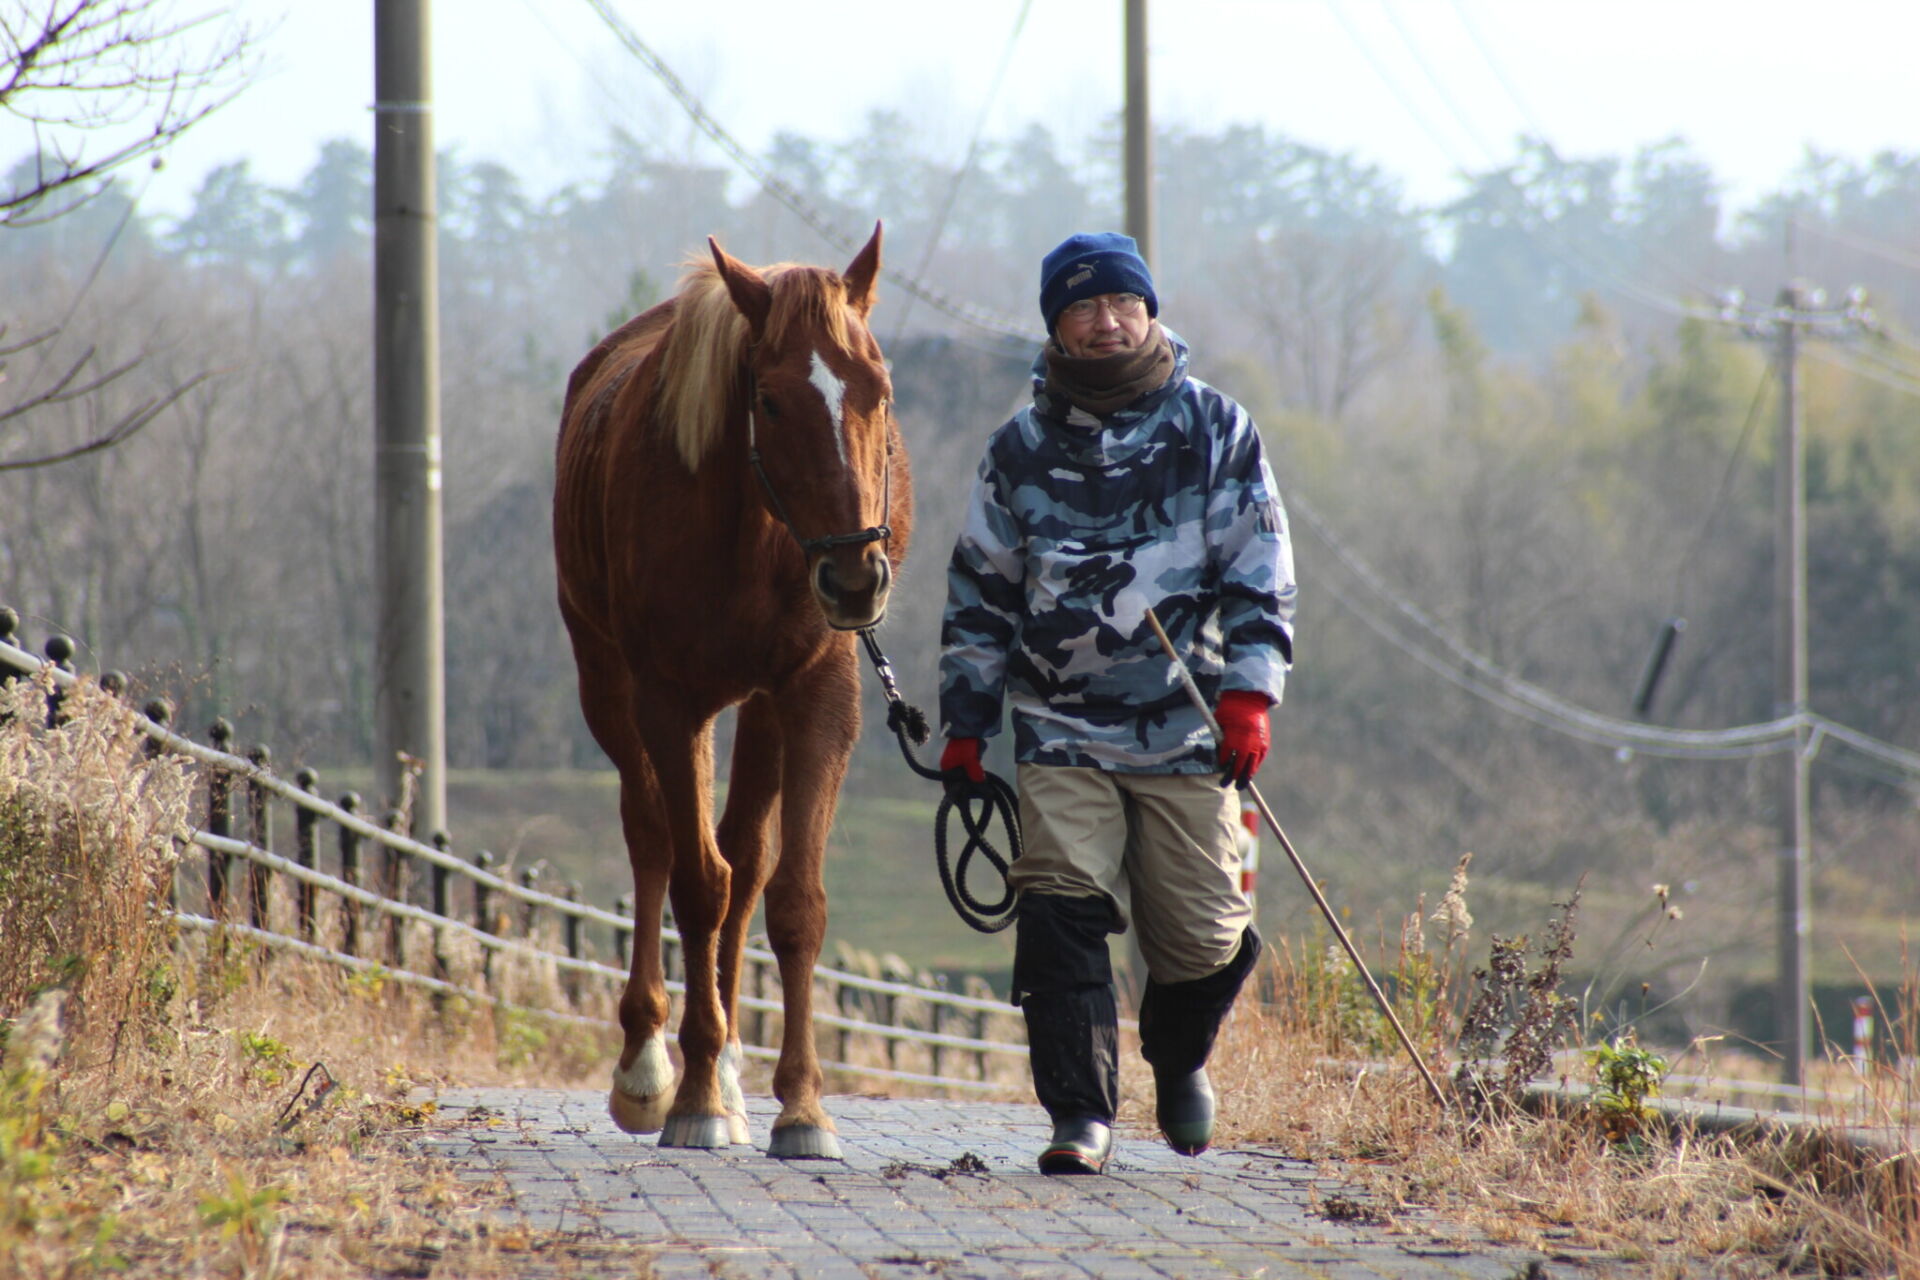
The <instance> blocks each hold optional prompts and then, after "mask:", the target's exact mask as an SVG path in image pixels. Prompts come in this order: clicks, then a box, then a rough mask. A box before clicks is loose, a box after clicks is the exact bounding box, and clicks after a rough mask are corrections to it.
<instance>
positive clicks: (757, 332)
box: [707, 236, 773, 342]
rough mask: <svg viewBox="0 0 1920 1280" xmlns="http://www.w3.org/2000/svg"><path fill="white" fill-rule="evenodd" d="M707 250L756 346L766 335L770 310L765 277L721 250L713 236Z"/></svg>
mask: <svg viewBox="0 0 1920 1280" xmlns="http://www.w3.org/2000/svg"><path fill="white" fill-rule="evenodd" d="M707 247H708V248H709V249H712V250H713V265H714V266H716V267H718V268H719V269H720V279H721V281H722V282H723V283H724V284H725V285H726V286H727V295H728V296H729V297H731V298H732V299H733V305H734V306H736V307H738V308H739V309H740V314H741V315H743V316H745V317H746V318H747V328H748V330H749V331H750V332H751V333H752V334H753V340H754V341H755V342H758V341H760V338H761V335H762V334H764V333H765V332H766V331H767V315H768V314H769V313H770V312H771V311H772V310H773V286H772V285H769V284H768V283H767V281H766V277H765V276H762V275H761V274H760V273H759V272H758V271H755V270H754V269H753V268H752V267H750V266H748V265H747V264H746V263H744V262H742V261H740V260H739V259H738V258H735V257H733V256H732V255H731V254H729V253H728V252H727V251H726V250H725V249H722V248H721V247H720V242H719V241H718V240H715V239H714V238H713V237H712V236H708V237H707Z"/></svg>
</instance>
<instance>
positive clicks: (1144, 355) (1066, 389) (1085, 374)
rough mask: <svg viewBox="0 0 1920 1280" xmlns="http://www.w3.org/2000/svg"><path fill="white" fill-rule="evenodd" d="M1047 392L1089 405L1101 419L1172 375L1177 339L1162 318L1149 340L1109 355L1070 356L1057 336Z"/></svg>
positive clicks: (1050, 344)
mask: <svg viewBox="0 0 1920 1280" xmlns="http://www.w3.org/2000/svg"><path fill="white" fill-rule="evenodd" d="M1046 355H1047V381H1046V393H1047V395H1048V396H1049V397H1050V398H1052V399H1055V400H1065V401H1068V402H1070V403H1072V404H1074V405H1077V406H1079V407H1080V408H1082V409H1085V410H1086V411H1087V412H1088V413H1091V414H1093V415H1094V416H1095V417H1097V418H1104V417H1106V416H1107V415H1108V414H1110V413H1113V412H1114V411H1115V410H1118V409H1124V408H1126V407H1127V406H1128V405H1130V404H1132V403H1133V402H1134V401H1135V400H1138V399H1139V398H1140V397H1141V396H1143V395H1145V394H1147V392H1149V391H1152V390H1154V389H1155V388H1156V387H1158V386H1159V385H1160V384H1161V383H1163V382H1165V381H1166V380H1167V377H1168V375H1169V374H1171V373H1172V372H1173V344H1172V343H1171V342H1168V341H1167V335H1166V334H1165V333H1164V332H1163V331H1162V330H1161V328H1160V322H1159V321H1158V320H1156V321H1154V322H1153V327H1152V328H1150V329H1148V330H1147V336H1146V340H1145V341H1143V342H1142V343H1141V344H1140V345H1139V346H1137V347H1135V348H1133V349H1132V350H1131V351H1116V352H1114V353H1113V354H1112V355H1110V356H1070V355H1068V354H1067V353H1066V351H1065V350H1064V349H1063V348H1062V347H1061V346H1060V340H1059V339H1058V338H1051V339H1049V340H1048V341H1047V345H1046Z"/></svg>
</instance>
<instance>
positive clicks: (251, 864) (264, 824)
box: [247, 743, 273, 929]
mask: <svg viewBox="0 0 1920 1280" xmlns="http://www.w3.org/2000/svg"><path fill="white" fill-rule="evenodd" d="M247 760H248V762H249V763H250V764H252V765H253V767H254V768H255V769H256V770H258V771H259V772H256V773H253V774H250V775H248V777H247V818H248V825H249V827H250V828H251V840H250V843H251V844H252V845H253V847H254V848H256V849H260V850H264V851H266V852H268V853H271V852H272V851H273V810H272V808H271V806H269V805H268V803H267V786H266V783H264V782H262V781H261V780H260V773H264V772H266V771H267V768H268V766H270V765H271V764H272V763H273V752H271V751H269V750H268V749H267V746H266V744H265V743H255V744H254V745H253V746H251V747H249V748H247ZM267 876H268V871H267V868H266V867H264V866H262V865H261V864H260V863H258V862H256V861H255V860H253V859H252V858H249V859H247V923H248V924H250V925H252V926H253V927H254V928H256V929H264V928H265V927H266V925H267Z"/></svg>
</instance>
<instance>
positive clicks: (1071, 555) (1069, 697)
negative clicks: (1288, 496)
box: [940, 331, 1294, 773]
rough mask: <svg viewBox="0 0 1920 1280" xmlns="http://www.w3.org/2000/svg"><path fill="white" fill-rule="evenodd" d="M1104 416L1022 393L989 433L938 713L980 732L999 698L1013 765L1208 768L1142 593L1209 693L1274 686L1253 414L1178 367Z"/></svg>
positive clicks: (964, 539) (1281, 522)
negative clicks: (1022, 399) (1024, 399)
mask: <svg viewBox="0 0 1920 1280" xmlns="http://www.w3.org/2000/svg"><path fill="white" fill-rule="evenodd" d="M1167 336H1168V338H1169V339H1170V340H1171V341H1172V343H1173V350H1174V357H1175V362H1174V370H1173V374H1172V376H1171V377H1169V378H1168V379H1167V381H1166V383H1165V384H1163V385H1162V386H1161V387H1160V388H1158V389H1157V390H1155V391H1151V392H1149V393H1147V394H1146V395H1144V396H1142V397H1140V399H1138V400H1136V401H1135V402H1134V403H1133V404H1131V405H1129V406H1128V407H1126V408H1125V409H1122V410H1119V411H1118V412H1116V413H1113V414H1111V415H1109V416H1108V417H1107V418H1106V419H1105V420H1104V422H1103V421H1102V420H1100V419H1097V418H1095V417H1093V416H1092V415H1090V414H1088V413H1086V412H1085V411H1084V410H1081V409H1078V408H1074V407H1072V406H1070V405H1066V404H1057V403H1053V402H1052V401H1051V398H1050V397H1049V396H1048V395H1047V394H1046V392H1045V390H1044V381H1045V376H1046V365H1045V358H1044V356H1042V357H1041V358H1040V359H1038V360H1036V361H1035V362H1034V403H1033V404H1032V405H1031V406H1029V407H1026V408H1023V409H1022V410H1021V411H1020V412H1019V413H1017V414H1015V415H1014V417H1013V418H1012V419H1011V420H1010V421H1008V422H1007V423H1006V424H1005V425H1004V426H1002V427H1001V428H1000V429H999V430H998V431H996V432H994V434H993V436H992V438H991V439H990V440H989V441H988V443H987V452H986V457H985V458H984V459H983V460H982V461H981V464H980V469H979V474H978V477H977V479H976V481H975V484H974V489H973V494H972V497H971V499H970V500H969V503H968V507H967V511H966V516H965V521H964V523H963V524H962V526H961V530H960V536H959V538H958V539H957V540H956V541H955V543H954V548H953V558H952V560H951V561H950V562H949V564H948V567H947V608H946V614H945V617H944V619H943V621H942V625H941V636H940V640H941V655H940V719H941V727H942V731H943V732H944V733H945V734H946V736H948V737H950V738H961V737H973V738H985V737H991V736H993V735H994V734H995V733H997V732H998V731H999V727H1000V714H1001V705H1002V702H1003V701H1004V702H1005V703H1006V704H1008V706H1009V707H1010V709H1011V711H1012V713H1013V726H1014V754H1015V756H1016V758H1017V759H1018V760H1020V761H1021V762H1022V763H1032V764H1054V765H1079V766H1094V767H1098V768H1104V769H1111V770H1116V771H1120V772H1136V773H1201V772H1205V771H1207V770H1210V769H1213V768H1217V767H1218V766H1217V765H1216V764H1215V763H1214V761H1215V758H1216V755H1217V751H1216V748H1215V745H1214V742H1213V739H1212V736H1211V735H1210V734H1209V733H1208V732H1207V728H1206V722H1205V721H1204V720H1202V719H1201V717H1200V713H1199V712H1198V711H1197V710H1196V709H1195V708H1194V707H1193V705H1192V704H1191V703H1190V702H1189V701H1188V699H1187V696H1186V693H1185V692H1184V690H1183V689H1182V688H1181V685H1180V681H1179V677H1178V676H1177V675H1175V673H1174V670H1173V665H1172V664H1171V663H1170V662H1168V661H1167V658H1166V655H1165V653H1164V652H1163V651H1162V650H1161V648H1160V644H1159V641H1158V640H1157V639H1156V638H1155V637H1154V634H1153V628H1152V627H1151V626H1150V625H1149V624H1148V623H1147V620H1146V610H1147V609H1148V608H1152V609H1153V610H1154V612H1155V613H1157V614H1158V615H1159V617H1160V621H1161V624H1162V625H1163V626H1165V627H1166V629H1167V632H1168V634H1169V635H1170V636H1171V637H1172V639H1173V642H1174V645H1175V647H1176V648H1178V649H1179V650H1180V651H1181V656H1182V657H1183V658H1184V659H1185V661H1186V663H1187V666H1188V668H1189V669H1190V670H1191V671H1192V672H1193V676H1194V679H1195V682H1196V683H1198V684H1199V686H1200V689H1201V691H1202V692H1203V693H1204V694H1205V695H1206V697H1207V699H1208V700H1209V701H1210V702H1211V701H1214V700H1216V699H1217V698H1218V697H1219V694H1220V692H1221V691H1222V690H1223V689H1249V690H1257V691H1259V692H1261V693H1265V694H1266V695H1267V696H1268V697H1270V698H1272V699H1273V701H1274V702H1276V703H1277V702H1279V701H1280V694H1281V689H1282V686H1283V684H1284V682H1285V679H1286V673H1287V669H1288V665H1289V663H1291V661H1292V658H1293V603H1294V582H1293V553H1292V549H1291V546H1290V544H1289V542H1288V538H1287V523H1286V513H1285V511H1284V510H1283V508H1282V507H1281V505H1280V498H1279V494H1278V491H1277V490H1276V489H1275V487H1274V482H1273V473H1272V472H1271V471H1270V470H1268V468H1267V462H1266V457H1265V454H1264V451H1263V449H1262V447H1261V443H1260V434H1259V431H1258V430H1257V429H1256V428H1255V427H1254V424H1253V420H1252V419H1251V418H1249V417H1248V416H1247V413H1246V411H1245V410H1244V409H1242V408H1241V407H1240V406H1239V405H1237V404H1235V403H1234V402H1233V401H1232V400H1231V399H1229V398H1228V397H1227V396H1225V395H1223V394H1221V393H1220V392H1219V391H1216V390H1215V389H1214V388H1212V387H1210V386H1208V385H1207V384H1205V383H1204V382H1201V381H1199V380H1198V379H1196V378H1190V377H1188V376H1187V355H1188V353H1187V346H1186V344H1185V343H1184V342H1182V341H1181V340H1180V339H1179V338H1178V337H1177V336H1175V335H1174V334H1173V333H1172V332H1171V331H1169V332H1168V335H1167Z"/></svg>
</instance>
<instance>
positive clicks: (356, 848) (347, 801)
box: [340, 791, 366, 956]
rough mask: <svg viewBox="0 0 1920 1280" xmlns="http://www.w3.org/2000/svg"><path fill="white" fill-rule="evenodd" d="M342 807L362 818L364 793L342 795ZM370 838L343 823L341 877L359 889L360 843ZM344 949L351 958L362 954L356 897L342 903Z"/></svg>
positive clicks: (341, 933) (353, 792)
mask: <svg viewBox="0 0 1920 1280" xmlns="http://www.w3.org/2000/svg"><path fill="white" fill-rule="evenodd" d="M340 807H341V808H342V809H344V810H346V811H347V812H348V813H349V814H352V815H355V816H358V814H359V812H360V793H359V792H357V791H347V792H342V793H341V796H340ZM365 838H366V837H364V836H362V835H361V834H360V833H359V832H358V831H355V830H354V829H353V828H352V827H349V826H347V825H346V824H345V823H342V824H341V826H340V878H341V879H342V880H344V881H346V882H347V883H348V884H350V885H352V886H353V887H354V888H356V889H358V888H360V887H361V885H360V843H361V841H362V840H364V839H365ZM340 949H341V950H342V951H344V952H346V953H347V954H348V955H350V956H357V955H359V954H360V904H359V903H358V902H356V901H355V900H354V899H352V898H345V899H342V901H341V903H340Z"/></svg>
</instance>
